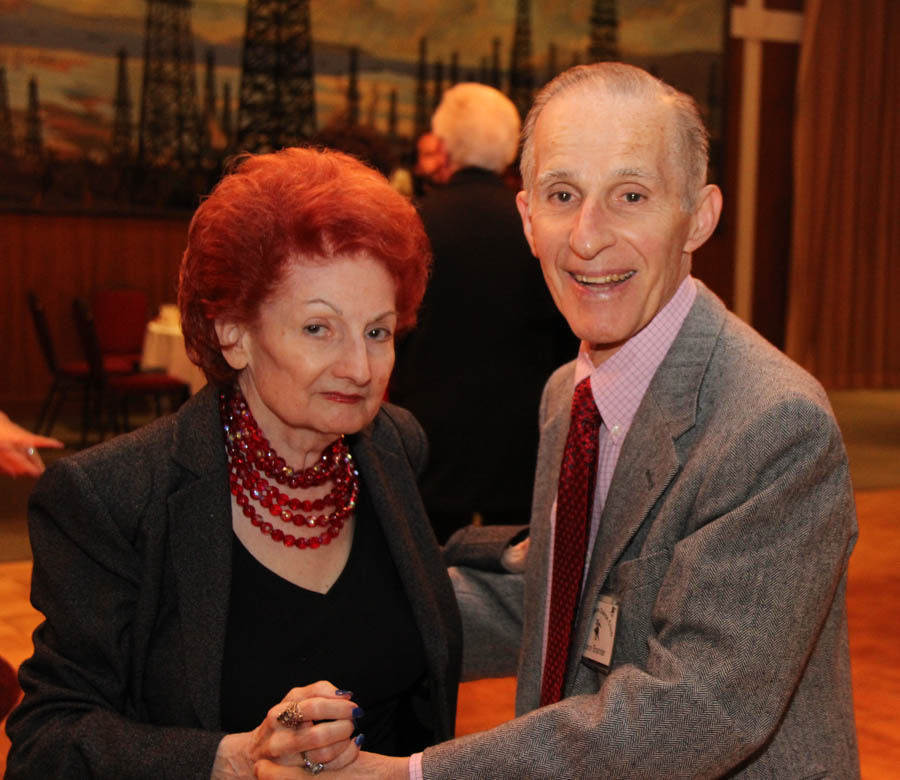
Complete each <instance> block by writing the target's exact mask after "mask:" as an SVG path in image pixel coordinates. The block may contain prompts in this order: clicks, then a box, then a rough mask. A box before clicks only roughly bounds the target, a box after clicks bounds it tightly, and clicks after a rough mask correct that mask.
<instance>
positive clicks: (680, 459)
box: [349, 63, 859, 780]
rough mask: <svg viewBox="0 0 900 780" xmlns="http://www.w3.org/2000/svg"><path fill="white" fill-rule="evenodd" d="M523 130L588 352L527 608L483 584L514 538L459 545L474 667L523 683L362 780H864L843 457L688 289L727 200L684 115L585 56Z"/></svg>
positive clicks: (540, 530) (462, 540)
mask: <svg viewBox="0 0 900 780" xmlns="http://www.w3.org/2000/svg"><path fill="white" fill-rule="evenodd" d="M524 137H525V145H524V149H523V158H522V170H523V177H524V190H523V192H521V193H520V194H519V196H518V205H519V210H520V212H521V215H522V221H523V224H524V228H525V234H526V236H527V237H528V241H529V244H530V246H531V248H532V250H533V251H534V253H535V254H536V255H537V257H538V258H539V259H540V262H541V267H542V269H543V272H544V277H545V279H546V282H547V286H548V287H549V289H550V291H551V293H552V294H553V298H554V300H555V301H556V304H557V306H558V307H559V308H560V310H561V311H562V312H563V314H564V315H565V317H566V319H567V320H568V322H569V324H570V326H571V328H572V330H573V331H574V332H575V334H576V335H577V336H578V337H579V338H580V339H581V348H580V350H579V354H578V357H577V359H576V360H575V361H574V362H572V363H569V364H568V365H566V366H563V367H562V368H561V369H559V371H557V372H556V373H555V374H554V375H553V376H552V377H551V378H550V380H549V381H548V383H547V386H546V388H545V391H544V395H543V398H542V403H541V415H540V419H541V443H540V449H539V452H538V467H537V474H536V478H535V491H534V506H533V513H532V520H531V526H530V549H529V550H528V557H527V562H526V564H525V571H524V577H523V579H524V586H523V587H524V594H523V592H522V591H520V590H519V587H520V581H519V580H520V577H519V575H516V574H510V573H503V572H501V571H500V567H499V566H496V567H495V571H488V570H487V568H488V564H491V563H493V562H495V561H497V560H498V559H499V550H500V549H503V545H504V544H505V542H506V539H507V538H508V537H509V536H510V535H511V534H512V529H501V530H502V532H503V533H502V534H497V533H494V532H493V531H492V530H491V529H466V531H463V532H460V534H458V535H457V536H455V537H454V538H453V539H451V541H450V545H449V547H448V550H447V554H448V555H449V556H451V559H452V560H456V561H458V562H464V563H467V564H469V565H468V566H466V567H463V568H460V569H457V570H455V578H456V582H455V586H456V589H457V597H458V599H459V602H460V608H461V611H462V614H463V620H464V629H465V639H464V656H465V658H464V675H467V676H470V677H474V676H489V675H498V674H511V673H514V672H515V673H517V675H518V680H517V683H518V691H517V698H516V711H517V716H518V717H516V718H515V719H514V720H512V721H509V722H508V723H505V724H503V725H501V726H498V727H497V728H494V729H491V730H489V731H485V732H482V733H480V734H473V735H469V736H466V737H463V738H460V739H457V740H453V741H450V742H445V743H442V744H440V745H436V746H434V747H431V748H428V749H427V750H426V751H425V752H424V754H422V755H421V756H413V757H412V759H411V760H410V761H409V762H408V763H407V762H405V761H404V760H398V759H384V758H382V757H373V756H371V755H369V754H365V753H363V754H362V755H361V757H360V760H359V761H357V762H356V763H355V764H353V765H352V766H351V767H350V768H349V769H350V773H351V774H352V773H357V776H362V775H361V773H363V772H365V771H369V770H371V771H373V772H375V773H376V776H382V777H406V776H407V772H408V771H409V772H412V773H420V772H421V775H422V776H424V778H425V780H435V779H437V778H441V779H442V780H443V779H444V778H446V779H448V780H449V778H454V780H457V779H458V778H470V779H472V780H474V779H475V778H485V777H490V778H523V777H527V778H562V777H564V778H617V779H621V778H670V777H684V778H688V777H689V778H722V777H728V778H788V777H790V778H814V777H815V778H819V777H822V778H825V777H828V778H856V777H858V776H859V763H858V756H857V748H856V736H855V726H854V718H853V702H852V695H851V687H850V665H849V654H848V646H847V620H846V612H845V604H844V594H845V587H846V575H847V563H848V559H849V556H850V552H851V550H852V548H853V545H854V542H855V539H856V533H857V528H856V519H855V513H854V506H853V494H852V490H851V486H850V480H849V475H848V467H847V458H846V454H845V451H844V447H843V443H842V441H841V435H840V432H839V430H838V427H837V424H836V422H835V420H834V417H833V415H832V412H831V409H830V407H829V404H828V400H827V397H826V395H825V393H824V392H823V390H822V388H821V387H820V385H819V384H818V383H817V382H816V381H815V380H814V379H813V378H812V377H810V376H809V375H808V374H807V373H806V372H804V371H803V370H802V369H801V368H799V367H798V366H797V365H796V364H794V363H792V362H791V361H790V360H789V359H788V358H786V357H785V356H784V355H783V354H781V353H780V352H778V350H776V349H775V348H774V347H772V346H771V345H770V344H768V343H767V342H766V341H765V340H764V339H762V338H761V337H760V336H759V335H758V334H757V333H755V332H754V331H753V330H752V329H751V328H749V327H748V326H746V325H745V324H743V323H742V322H740V321H739V320H738V319H737V318H736V317H734V316H733V315H732V314H730V313H729V312H727V311H726V309H725V307H724V306H723V304H722V303H721V301H719V299H718V298H716V297H715V296H714V295H713V294H712V293H711V292H710V291H709V290H708V289H707V288H706V287H704V286H703V285H702V284H701V283H700V282H699V281H696V280H694V279H693V278H692V277H691V276H690V267H691V255H692V253H693V252H694V250H696V249H697V248H698V247H699V246H700V245H702V244H703V242H704V241H705V240H706V239H707V238H708V237H709V235H710V234H711V233H712V231H713V229H714V228H715V225H716V222H717V220H718V217H719V213H720V209H721V193H720V192H719V189H718V188H717V187H715V186H714V185H709V184H706V182H705V177H706V157H707V142H706V134H705V132H704V130H703V126H702V122H701V120H700V116H699V113H698V111H697V109H696V107H695V106H694V104H693V101H691V100H690V98H688V97H687V96H685V95H683V94H681V93H679V92H677V91H676V90H674V89H672V88H671V87H668V86H667V85H665V84H663V83H662V82H660V81H658V80H657V79H654V78H653V77H652V76H650V75H649V74H648V73H646V72H645V71H642V70H639V69H637V68H633V67H630V66H627V65H622V64H619V63H600V64H596V65H591V66H582V67H578V68H575V69H572V70H570V71H567V72H566V73H564V74H562V75H561V76H559V77H558V78H557V79H555V80H554V81H553V82H551V83H550V84H549V85H548V86H547V87H546V88H545V89H544V91H543V92H542V93H541V94H540V95H539V96H538V98H537V100H536V102H535V105H534V107H533V108H532V110H531V113H530V114H529V118H528V120H527V121H526V127H525V133H524ZM509 338H510V339H514V338H515V334H509ZM517 660H518V666H517V668H516V661H517ZM369 776H372V775H369Z"/></svg>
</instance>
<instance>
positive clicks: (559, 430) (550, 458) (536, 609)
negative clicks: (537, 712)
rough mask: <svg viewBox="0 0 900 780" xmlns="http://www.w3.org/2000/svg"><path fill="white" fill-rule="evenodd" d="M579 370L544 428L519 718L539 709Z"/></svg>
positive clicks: (560, 386)
mask: <svg viewBox="0 0 900 780" xmlns="http://www.w3.org/2000/svg"><path fill="white" fill-rule="evenodd" d="M574 366H575V364H574V363H571V364H569V365H568V366H567V367H566V369H565V370H563V371H561V373H560V374H558V375H554V377H553V379H552V380H551V381H553V382H556V383H557V384H556V392H550V393H549V394H548V409H547V420H546V422H544V424H543V425H542V427H541V440H540V449H539V451H538V461H537V472H536V475H535V488H534V501H533V508H532V513H531V530H530V537H531V548H530V549H529V551H528V561H529V565H528V568H527V569H526V572H525V605H526V607H525V621H524V626H523V631H522V637H523V639H522V641H523V648H522V656H521V657H522V665H521V668H520V670H519V675H518V677H519V679H518V685H517V690H516V712H517V714H523V713H525V712H528V711H529V710H532V709H534V708H536V707H537V706H538V704H539V702H540V698H541V676H542V666H541V660H542V658H543V647H544V632H545V630H546V626H545V621H544V618H545V615H546V612H547V598H548V597H549V595H550V594H549V591H550V581H551V571H550V548H551V545H552V544H553V536H552V534H551V527H550V513H551V511H552V509H553V501H554V500H555V499H556V490H557V487H558V484H559V469H560V464H561V463H562V456H563V450H564V449H565V446H566V436H567V434H568V432H569V415H570V410H571V406H572V393H573V391H574V387H573V381H574V380H573V376H574V371H575V368H574Z"/></svg>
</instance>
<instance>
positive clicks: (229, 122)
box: [221, 81, 234, 151]
mask: <svg viewBox="0 0 900 780" xmlns="http://www.w3.org/2000/svg"><path fill="white" fill-rule="evenodd" d="M233 117H234V115H233V114H232V112H231V84H229V83H228V82H227V81H226V82H225V83H224V84H223V85H222V120H221V124H222V134H223V135H224V136H225V149H226V151H230V150H231V149H233V148H234V118H233Z"/></svg>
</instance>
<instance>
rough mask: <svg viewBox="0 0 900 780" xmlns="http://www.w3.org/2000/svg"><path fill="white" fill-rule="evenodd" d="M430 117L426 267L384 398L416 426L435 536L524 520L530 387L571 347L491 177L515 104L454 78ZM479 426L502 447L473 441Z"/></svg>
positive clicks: (533, 409)
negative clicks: (429, 259)
mask: <svg viewBox="0 0 900 780" xmlns="http://www.w3.org/2000/svg"><path fill="white" fill-rule="evenodd" d="M431 125H432V134H431V135H432V138H431V139H430V140H431V143H432V144H434V143H435V142H436V143H437V151H436V153H433V154H432V155H431V157H430V160H431V162H432V167H437V169H438V171H439V173H440V176H439V180H441V181H443V182H444V183H443V184H442V185H441V186H435V187H433V188H429V190H428V191H427V193H426V195H425V196H424V197H423V198H422V200H421V202H420V213H421V215H422V220H423V222H424V223H425V231H426V233H427V234H428V238H429V239H430V241H431V245H432V250H433V252H434V266H433V273H432V278H431V280H430V283H429V287H428V292H427V293H426V297H425V301H424V303H423V306H422V312H421V316H420V318H419V325H418V327H417V328H416V330H415V331H413V332H412V333H411V334H410V335H409V337H408V338H407V339H406V340H405V341H404V342H403V343H402V344H401V345H400V346H399V348H398V352H397V365H396V368H395V370H394V376H393V380H392V384H391V398H392V400H394V401H396V402H397V403H399V404H401V405H402V406H405V407H407V408H408V409H410V410H411V411H412V412H413V413H414V414H415V415H416V417H418V419H419V420H420V422H421V423H422V425H423V427H424V428H425V431H426V433H427V434H428V439H429V446H430V458H429V462H428V468H427V469H426V472H425V474H424V475H423V478H422V482H421V489H422V495H423V497H424V499H425V506H426V508H427V509H428V514H429V517H430V518H431V522H432V525H433V527H434V529H435V532H436V534H437V536H438V539H439V540H440V541H442V542H444V541H446V540H447V538H448V537H449V536H450V534H451V533H452V532H453V531H455V530H456V529H458V528H460V527H462V526H464V525H466V524H468V523H470V522H471V521H472V518H473V515H474V514H475V513H476V512H477V513H478V514H480V515H481V517H482V518H483V520H484V522H487V523H510V522H511V523H519V524H521V523H523V522H527V520H528V516H529V511H530V506H531V483H532V477H533V474H534V453H535V451H536V449H537V443H538V429H537V409H538V404H539V402H540V397H541V389H542V388H543V386H544V382H546V381H547V377H549V376H550V374H551V373H552V372H553V370H554V369H555V368H556V367H557V366H558V365H559V364H560V362H562V360H564V359H566V357H567V354H566V353H568V354H571V351H572V350H573V349H574V345H573V341H572V339H571V334H570V333H569V331H568V328H566V324H565V321H564V320H563V318H562V317H561V316H560V314H559V312H558V311H557V310H556V309H555V307H554V306H553V301H552V299H551V297H550V295H549V294H548V292H547V289H546V286H545V285H544V284H543V282H542V280H541V273H540V269H539V268H538V265H537V263H535V261H534V258H533V257H532V256H531V252H530V251H529V247H528V243H527V242H526V240H525V238H524V236H523V235H522V226H521V221H520V219H519V215H518V212H517V211H516V205H515V189H512V188H510V187H509V186H507V185H506V183H505V182H504V180H503V175H504V173H505V172H506V171H507V169H508V168H509V166H510V164H511V163H512V162H513V160H514V159H515V157H516V153H517V150H518V139H519V129H520V121H519V115H518V112H517V111H516V108H515V106H514V105H513V104H512V102H511V101H510V100H509V98H507V97H506V96H505V95H503V94H502V93H500V92H498V91H497V90H496V89H493V88H492V87H488V86H485V85H483V84H474V83H464V84H458V85H456V86H454V87H452V88H450V89H448V90H447V91H446V92H444V95H443V97H442V100H441V102H440V104H439V106H438V108H437V110H436V111H435V113H434V116H433V117H432V120H431ZM436 158H437V159H439V164H438V165H436V166H435V164H434V161H435V159H436ZM510 331H512V332H514V333H516V334H517V338H516V341H515V342H514V343H509V336H508V334H509V333H510ZM511 376H515V381H514V382H510V377H511ZM486 435H487V436H489V438H490V439H491V441H494V442H496V443H497V445H498V447H499V448H500V450H502V455H500V454H499V450H497V449H494V448H492V447H483V446H480V445H479V444H477V443H478V442H480V441H482V440H483V439H484V437H485V436H486Z"/></svg>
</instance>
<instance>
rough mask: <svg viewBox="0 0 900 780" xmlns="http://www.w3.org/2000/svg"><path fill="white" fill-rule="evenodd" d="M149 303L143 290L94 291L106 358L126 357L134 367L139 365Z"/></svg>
mask: <svg viewBox="0 0 900 780" xmlns="http://www.w3.org/2000/svg"><path fill="white" fill-rule="evenodd" d="M148 306H149V303H148V300H147V293H145V292H144V291H143V290H135V289H132V288H109V289H103V290H97V292H95V293H94V296H93V298H92V299H91V312H92V313H93V315H94V326H95V328H96V330H97V341H98V342H99V344H100V352H101V354H103V356H104V357H111V356H115V357H118V358H120V359H126V360H128V361H129V362H130V363H131V364H132V365H133V366H134V367H135V368H136V367H137V366H138V365H140V362H141V349H142V348H143V344H144V330H145V328H146V327H147V320H148V319H149V317H148V314H147V312H148Z"/></svg>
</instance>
